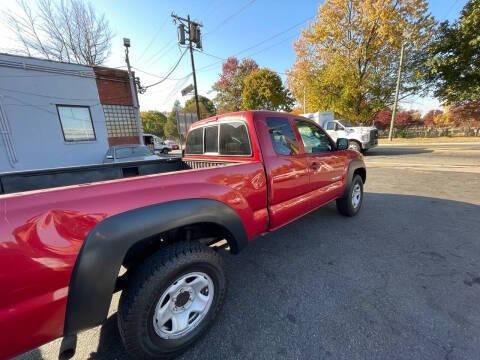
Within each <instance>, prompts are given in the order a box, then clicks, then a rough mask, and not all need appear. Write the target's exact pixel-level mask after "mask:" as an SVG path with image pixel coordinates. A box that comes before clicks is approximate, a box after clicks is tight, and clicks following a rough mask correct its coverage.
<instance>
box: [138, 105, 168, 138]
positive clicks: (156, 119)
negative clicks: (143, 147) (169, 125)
mask: <svg viewBox="0 0 480 360" xmlns="http://www.w3.org/2000/svg"><path fill="white" fill-rule="evenodd" d="M140 117H141V118H142V125H143V131H144V132H145V133H147V134H154V135H157V136H158V137H161V138H163V137H164V136H165V132H164V130H163V128H164V126H165V123H166V122H167V117H166V116H165V115H164V114H162V113H161V112H160V111H154V110H153V111H142V112H141V113H140Z"/></svg>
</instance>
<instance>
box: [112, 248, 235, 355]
mask: <svg viewBox="0 0 480 360" xmlns="http://www.w3.org/2000/svg"><path fill="white" fill-rule="evenodd" d="M132 271H133V274H132V275H131V277H130V278H129V284H128V287H127V289H125V290H124V291H123V293H122V296H121V298H120V306H119V314H118V324H119V329H120V334H121V336H122V339H123V342H124V344H125V347H126V349H127V351H128V352H129V354H130V355H131V356H132V358H134V359H137V358H138V359H168V358H172V357H175V356H177V355H179V354H181V353H182V352H184V351H185V350H186V349H187V348H188V347H189V346H190V345H192V344H193V343H194V342H195V341H196V340H198V338H200V337H201V336H202V335H203V334H204V333H205V331H206V329H207V328H208V326H209V325H210V324H211V323H212V322H213V320H214V318H215V316H216V314H217V313H218V311H219V310H220V307H221V305H222V302H223V299H224V297H225V291H226V279H225V274H224V272H223V267H222V260H221V258H220V256H219V255H218V254H217V253H216V252H215V251H213V250H212V249H210V248H209V247H207V246H204V245H202V244H200V243H197V242H179V243H176V244H172V245H169V246H167V247H165V248H164V249H161V250H160V251H159V252H158V253H156V254H154V255H152V256H151V257H149V258H148V259H147V260H146V261H145V263H143V264H142V265H140V266H138V267H137V268H136V269H134V270H132Z"/></svg>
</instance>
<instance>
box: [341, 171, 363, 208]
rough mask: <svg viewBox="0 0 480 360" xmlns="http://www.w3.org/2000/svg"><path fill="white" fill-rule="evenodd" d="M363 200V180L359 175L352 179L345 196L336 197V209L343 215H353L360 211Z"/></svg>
mask: <svg viewBox="0 0 480 360" xmlns="http://www.w3.org/2000/svg"><path fill="white" fill-rule="evenodd" d="M362 202H363V181H362V177H361V176H360V175H355V176H354V177H353V179H352V183H351V184H350V187H349V189H348V190H347V194H346V196H345V197H343V198H341V199H337V210H338V212H339V213H340V214H342V215H344V216H355V215H357V213H358V212H359V211H360V208H361V207H362Z"/></svg>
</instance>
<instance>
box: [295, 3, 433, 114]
mask: <svg viewBox="0 0 480 360" xmlns="http://www.w3.org/2000/svg"><path fill="white" fill-rule="evenodd" d="M433 25H434V20H433V18H432V17H431V16H430V15H429V14H428V3H427V1H426V0H326V1H325V2H324V3H323V4H322V5H320V7H319V10H318V13H317V16H316V18H315V20H314V21H313V22H312V23H310V24H309V25H308V26H307V28H306V29H305V30H304V31H303V32H302V34H301V36H300V38H299V39H298V40H297V41H296V42H295V45H294V47H295V51H296V54H297V57H296V60H295V63H294V65H293V68H292V69H291V71H289V73H288V84H289V87H290V89H291V90H292V92H293V94H294V96H295V98H296V99H297V100H298V101H299V102H303V96H304V91H305V94H306V103H307V110H308V111H325V110H330V111H334V112H335V113H337V114H339V115H340V116H341V117H343V118H346V119H349V120H352V121H354V122H361V123H366V122H370V121H371V120H372V118H373V116H374V114H375V113H377V112H378V111H380V110H381V109H384V108H385V107H386V106H388V105H390V104H391V103H392V99H393V94H394V90H395V83H396V76H397V69H398V58H399V53H400V48H401V46H402V43H403V42H405V47H406V50H405V61H404V72H403V77H402V83H401V85H402V86H401V94H402V97H405V96H407V95H408V94H411V93H413V92H416V93H417V95H418V93H419V90H421V89H422V88H423V87H422V85H423V80H424V78H423V75H424V72H425V70H424V64H425V59H424V54H425V48H426V46H427V45H428V43H429V39H430V38H431V32H432V28H433Z"/></svg>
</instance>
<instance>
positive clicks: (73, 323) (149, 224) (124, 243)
mask: <svg viewBox="0 0 480 360" xmlns="http://www.w3.org/2000/svg"><path fill="white" fill-rule="evenodd" d="M205 222H208V223H215V224H218V225H220V226H222V227H224V228H225V229H227V230H228V231H229V232H230V234H232V237H233V239H230V241H231V243H229V246H230V248H231V251H232V252H234V253H235V252H238V251H239V250H240V249H241V248H243V247H244V246H245V245H246V244H247V241H248V240H247V233H246V231H245V229H244V226H243V223H242V220H241V218H240V217H239V215H238V214H237V213H236V212H235V211H234V210H233V209H232V208H230V207H229V206H227V205H225V204H223V203H222V202H220V201H216V200H209V199H188V200H179V201H172V202H167V203H162V204H158V205H151V206H147V207H143V208H139V209H135V210H130V211H127V212H124V213H121V214H117V215H114V216H112V217H109V218H107V219H105V220H103V221H102V222H100V223H98V224H97V225H96V226H95V227H94V228H93V229H92V230H91V232H90V233H89V235H88V236H87V238H86V239H85V241H84V243H83V246H82V249H81V250H80V253H79V255H78V257H77V261H76V263H75V266H74V269H73V272H72V276H71V279H70V287H69V293H68V302H67V311H66V314H65V327H64V335H65V336H68V335H74V334H76V333H78V332H79V331H81V330H84V329H88V328H92V327H94V326H97V325H99V324H101V323H102V322H103V321H104V320H105V319H106V317H107V314H108V309H109V307H110V302H111V299H112V294H113V292H114V289H115V283H116V280H117V278H118V273H119V271H120V267H121V265H122V262H123V259H124V258H125V254H126V253H127V251H128V250H129V248H130V247H131V246H133V245H134V244H135V243H137V242H138V241H141V240H143V239H146V238H149V237H152V236H155V235H157V234H161V233H164V232H166V231H168V230H172V229H175V228H178V227H182V226H185V225H189V224H195V223H205Z"/></svg>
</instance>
